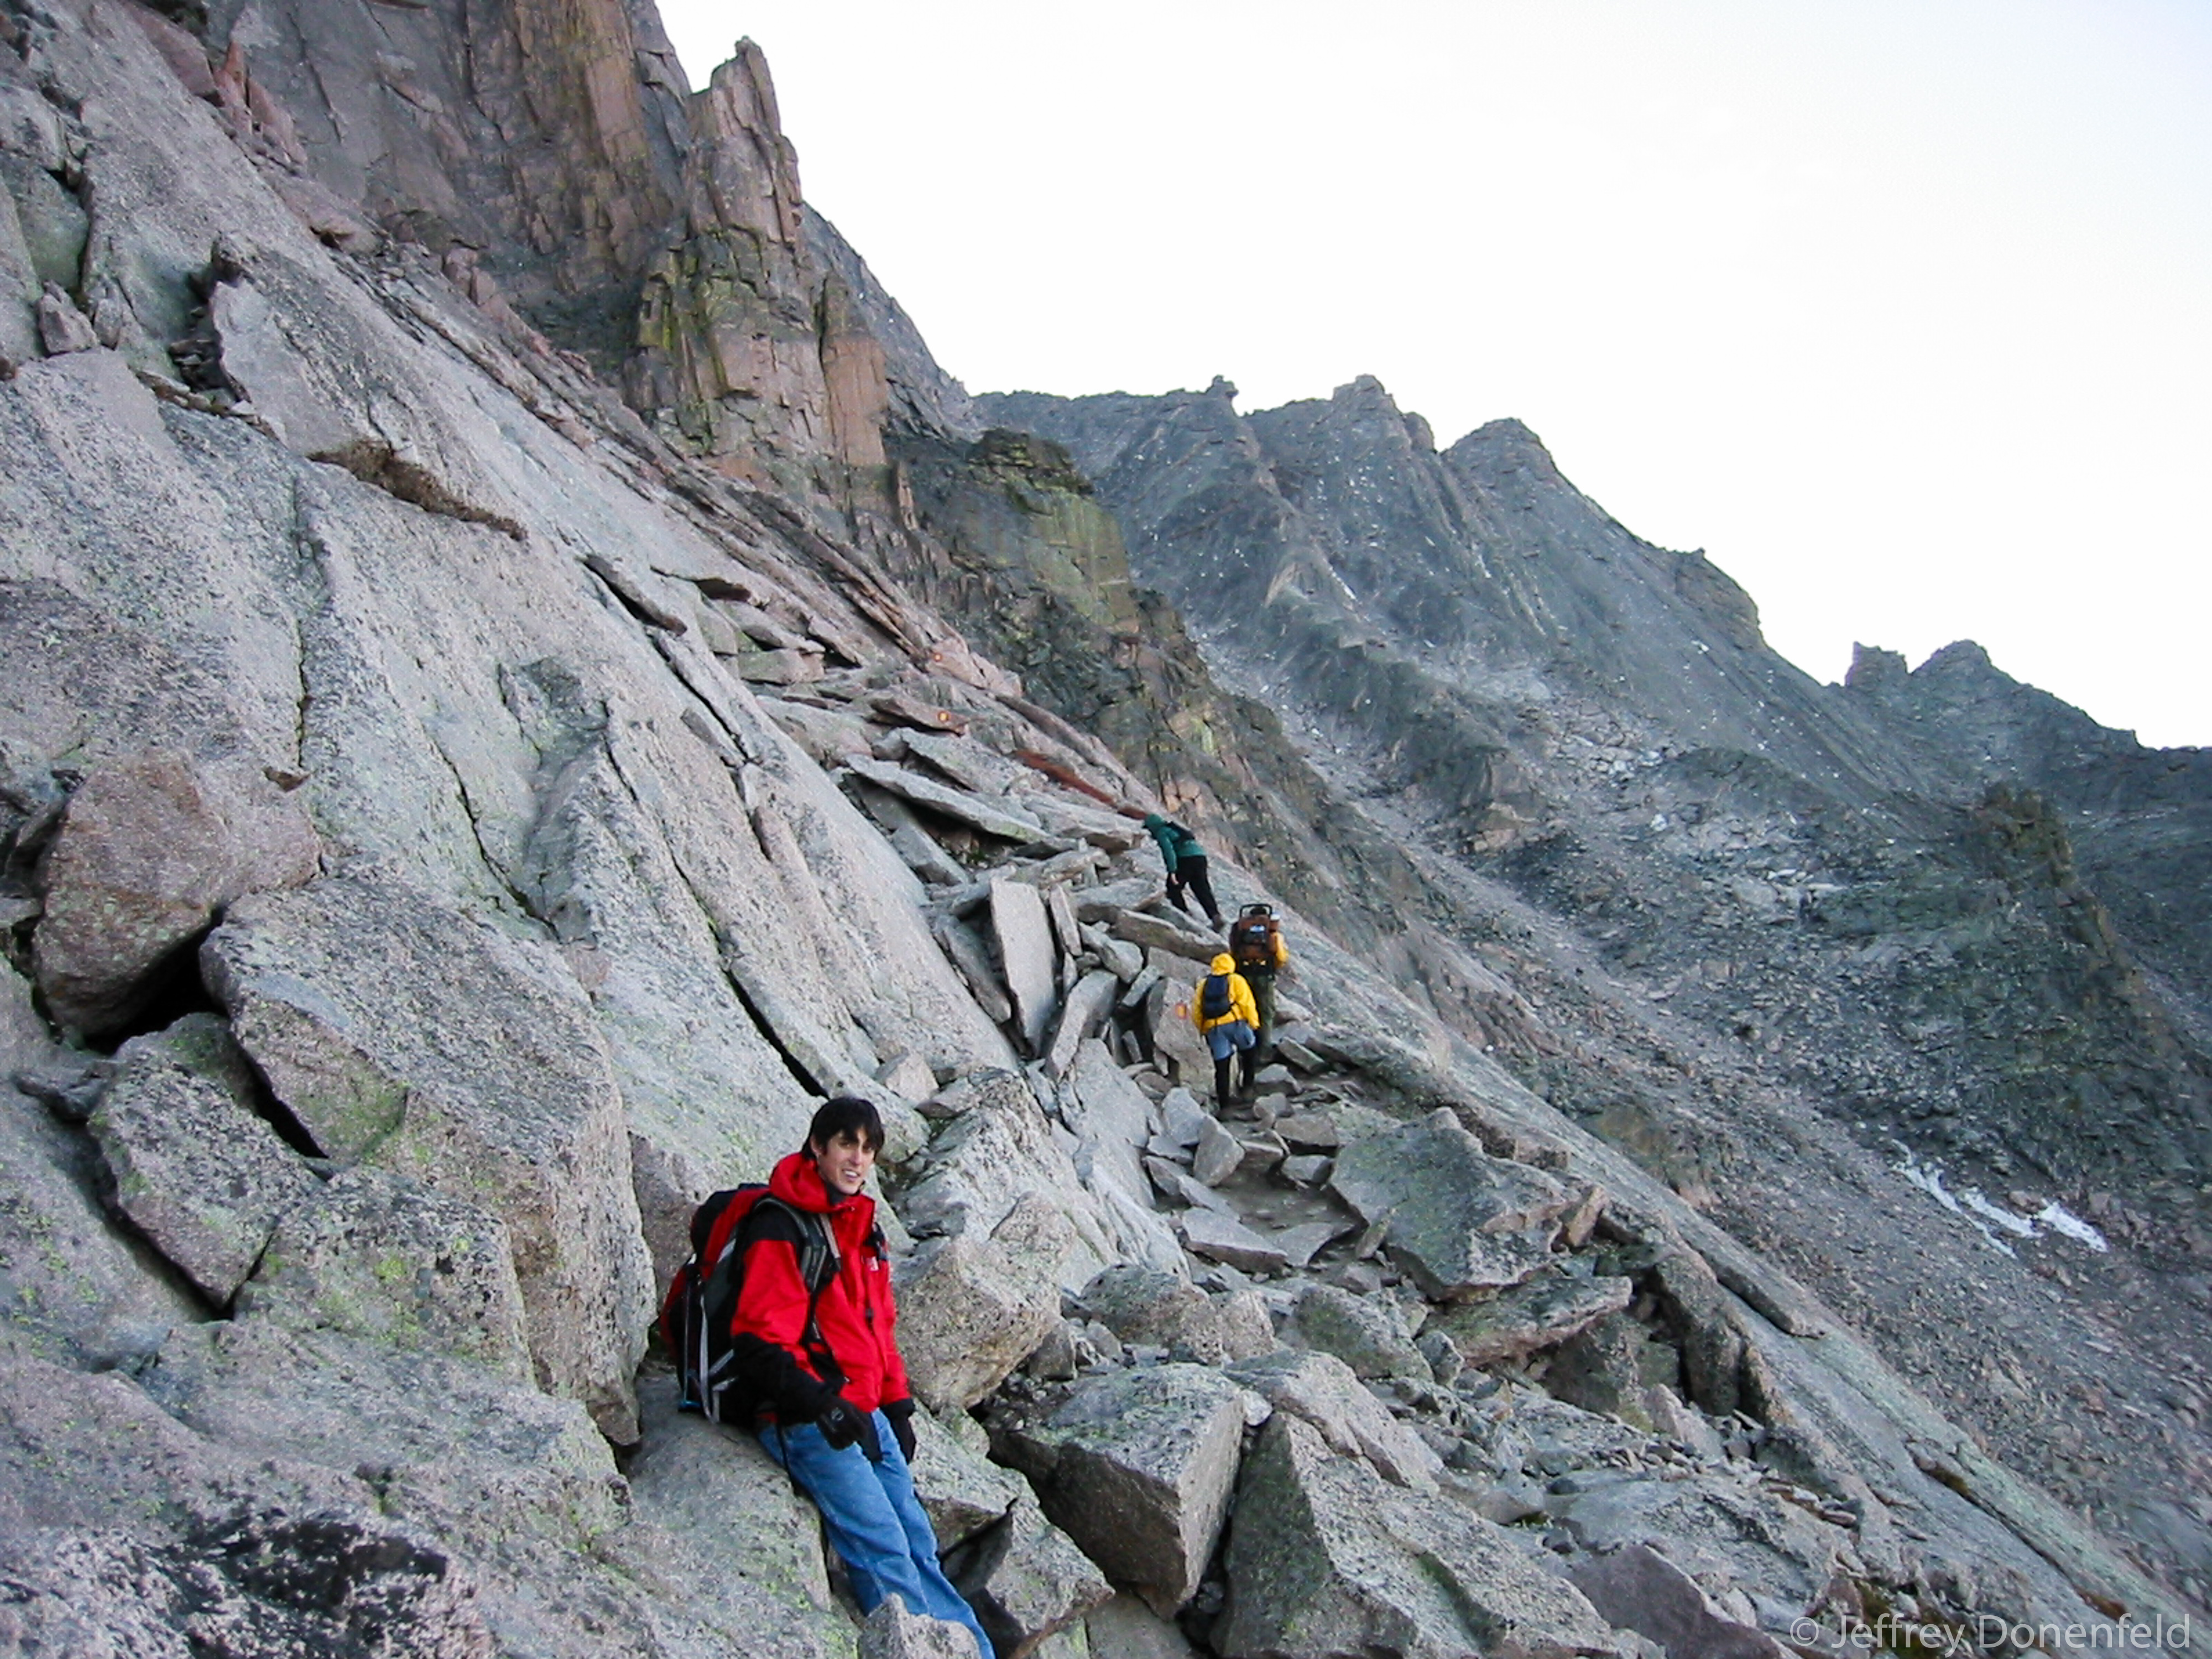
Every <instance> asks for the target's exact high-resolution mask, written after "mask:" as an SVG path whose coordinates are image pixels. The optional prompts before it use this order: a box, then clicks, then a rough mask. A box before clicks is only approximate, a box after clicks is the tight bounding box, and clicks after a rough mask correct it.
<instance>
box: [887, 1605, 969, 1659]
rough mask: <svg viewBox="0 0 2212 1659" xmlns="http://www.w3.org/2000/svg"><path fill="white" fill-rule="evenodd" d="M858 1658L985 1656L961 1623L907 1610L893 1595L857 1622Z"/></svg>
mask: <svg viewBox="0 0 2212 1659" xmlns="http://www.w3.org/2000/svg"><path fill="white" fill-rule="evenodd" d="M860 1659H987V1656H985V1655H982V1654H980V1653H978V1652H976V1651H975V1632H973V1631H971V1630H969V1628H968V1626H965V1625H956V1624H952V1623H950V1622H948V1621H947V1620H943V1619H932V1618H929V1617H928V1616H927V1615H926V1614H922V1613H908V1611H907V1610H906V1603H905V1602H904V1601H901V1600H900V1599H899V1598H898V1596H896V1595H891V1596H889V1597H887V1598H886V1599H885V1600H884V1602H883V1603H882V1604H881V1605H880V1606H878V1607H877V1608H876V1610H875V1611H874V1612H873V1613H870V1614H869V1615H868V1616H867V1618H866V1620H862V1621H861V1625H860Z"/></svg>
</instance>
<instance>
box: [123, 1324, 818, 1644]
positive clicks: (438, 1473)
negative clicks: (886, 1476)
mask: <svg viewBox="0 0 2212 1659" xmlns="http://www.w3.org/2000/svg"><path fill="white" fill-rule="evenodd" d="M143 1380H144V1382H145V1384H146V1386H147V1388H148V1389H149V1391H150V1392H151V1393H152V1394H153V1395H155V1397H156V1398H157V1399H158V1400H159V1401H160V1403H161V1406H162V1407H163V1408H164V1409H165V1410H166V1411H167V1413H170V1414H172V1415H173V1417H174V1418H175V1419H177V1420H179V1421H180V1422H183V1423H185V1424H186V1425H189V1426H190V1427H191V1429H193V1430H194V1431H197V1433H199V1434H202V1435H204V1436H206V1437H209V1439H210V1442H212V1443H219V1444H220V1445H222V1447H223V1448H224V1449H226V1451H227V1452H228V1453H232V1454H246V1453H250V1454H251V1455H253V1456H254V1457H256V1458H258V1459H261V1460H264V1462H265V1461H268V1460H274V1461H275V1462H276V1465H279V1466H281V1465H283V1464H284V1463H292V1464H297V1465H305V1466H313V1465H322V1466H325V1467H327V1468H332V1469H337V1470H345V1471H350V1472H351V1473H352V1474H353V1475H354V1476H355V1477H356V1478H357V1479H358V1480H360V1481H361V1482H362V1483H364V1484H363V1485H362V1493H363V1496H364V1498H366V1499H367V1501H369V1502H371V1503H373V1504H378V1505H380V1507H381V1509H382V1510H383V1511H384V1513H385V1514H386V1515H387V1516H391V1517H392V1518H393V1519H395V1520H398V1521H399V1522H403V1523H404V1524H409V1525H413V1526H418V1527H421V1528H426V1529H428V1530H429V1531H430V1532H432V1533H434V1534H435V1535H436V1536H437V1537H439V1538H440V1539H441V1540H444V1541H447V1546H448V1547H451V1548H453V1550H455V1551H456V1552H457V1553H459V1555H460V1556H461V1557H462V1558H463V1559H464V1560H465V1562H466V1564H467V1565H469V1566H470V1567H471V1568H472V1569H473V1570H475V1571H477V1573H478V1574H480V1576H481V1582H482V1585H483V1598H484V1601H485V1602H486V1606H487V1609H488V1613H489V1618H490V1619H491V1620H492V1622H493V1623H494V1624H495V1626H496V1627H497V1628H498V1629H499V1630H500V1631H501V1633H502V1637H503V1638H504V1640H505V1641H506V1642H507V1644H509V1645H511V1646H513V1647H520V1648H526V1649H527V1650H531V1651H534V1652H543V1653H546V1654H549V1655H557V1656H561V1659H601V1656H608V1659H659V1656H661V1655H663V1654H665V1653H666V1652H668V1651H669V1650H671V1649H673V1650H677V1651H699V1652H708V1653H713V1652H729V1651H743V1650H746V1648H747V1647H748V1646H749V1644H750V1643H751V1642H752V1641H753V1640H755V1639H757V1638H758V1637H759V1636H760V1635H761V1633H762V1632H773V1633H774V1634H775V1639H776V1640H777V1643H778V1649H777V1650H778V1651H787V1652H789V1653H791V1654H792V1655H793V1656H794V1659H849V1655H850V1654H851V1651H852V1639H853V1638H852V1633H851V1627H850V1626H849V1625H848V1623H847V1621H846V1619H845V1617H844V1615H843V1614H842V1613H840V1612H839V1611H838V1610H837V1609H836V1607H835V1606H834V1605H833V1604H832V1603H831V1602H830V1601H829V1591H828V1583H827V1579H826V1577H825V1574H824V1571H823V1560H822V1553H821V1547H820V1545H819V1542H818V1539H819V1532H818V1528H817V1524H816V1522H815V1519H814V1516H812V1514H811V1505H810V1504H807V1503H806V1502H805V1500H804V1499H803V1498H799V1497H798V1496H797V1495H796V1494H794V1493H793V1492H792V1490H791V1487H790V1484H789V1482H788V1481H787V1480H785V1479H784V1477H783V1475H782V1474H781V1472H780V1471H778V1470H776V1469H775V1468H774V1466H773V1465H772V1464H771V1463H770V1462H769V1460H768V1459H767V1458H766V1456H765V1455H763V1454H762V1453H761V1451H760V1449H759V1448H758V1447H757V1446H756V1445H753V1444H751V1443H749V1442H747V1441H745V1440H744V1439H743V1438H742V1437H738V1436H735V1435H732V1434H730V1433H729V1432H727V1431H723V1430H720V1429H718V1428H716V1427H714V1425H709V1424H708V1423H706V1422H705V1421H704V1420H703V1419H699V1418H696V1417H684V1418H678V1417H677V1416H676V1414H675V1409H674V1407H675V1393H674V1387H673V1380H672V1378H671V1377H670V1376H668V1375H667V1374H666V1373H665V1372H662V1373H659V1374H658V1375H653V1374H648V1376H647V1378H646V1379H645V1380H644V1383H643V1386H642V1388H641V1410H642V1420H643V1425H644V1435H643V1438H642V1440H641V1443H640V1444H639V1446H638V1447H637V1448H636V1458H635V1461H634V1462H633V1463H632V1465H631V1478H630V1479H629V1480H624V1479H623V1477H622V1476H621V1475H620V1474H617V1470H616V1468H615V1465H614V1459H613V1455H612V1454H611V1450H610V1449H609V1447H608V1445H607V1443H606V1441H605V1438H604V1437H602V1436H601V1435H600V1434H599V1431H598V1430H597V1429H596V1428H595V1427H594V1426H593V1425H592V1420H591V1419H590V1418H589V1417H588V1416H587V1415H586V1413H585V1411H584V1409H583V1407H581V1406H580V1404H578V1403H577V1402H575V1401H556V1400H553V1399H550V1398H549V1397H548V1396H546V1395H543V1394H541V1393H539V1392H538V1391H537V1390H536V1389H532V1388H531V1387H529V1386H528V1385H527V1384H526V1383H522V1384H517V1383H512V1382H509V1381H507V1380H506V1379H504V1378H501V1377H500V1376H498V1375H496V1374H495V1372H493V1371H491V1370H487V1369H486V1368H485V1367H483V1365H481V1364H477V1363H475V1362H473V1361H469V1360H463V1359H459V1358H454V1357H453V1356H452V1355H450V1354H448V1353H443V1352H435V1351H433V1350H429V1349H425V1348H421V1347H407V1346H392V1345H391V1344H388V1343H385V1342H382V1341H375V1340H363V1339H359V1338H351V1337H347V1336H344V1335H343V1334H340V1333H338V1332H336V1331H332V1330H330V1329H327V1328H325V1329H322V1330H316V1331H303V1332H292V1331H288V1330H284V1329H282V1328H278V1327H277V1326H276V1325H274V1324H271V1323H270V1322H266V1321H264V1320H260V1319H252V1318H249V1319H243V1320H240V1321H236V1322H217V1323H215V1324H211V1325H204V1326H198V1327H194V1328H191V1329H190V1330H187V1331H180V1332H179V1333H177V1334H175V1335H173V1337H172V1338H171V1340H170V1341H169V1343H168V1344H167V1346H165V1347H164V1348H163V1350H162V1352H161V1359H160V1364H158V1365H157V1366H155V1367H153V1368H151V1369H149V1370H147V1371H146V1372H145V1373H144V1374H143ZM733 1509H734V1510H738V1511H741V1512H744V1513H748V1514H758V1515H760V1516H762V1517H763V1526H761V1527H759V1528H733V1527H732V1526H731V1525H730V1516H731V1515H732V1511H733ZM677 1586H681V1587H682V1588H681V1589H677V1588H675V1587H677Z"/></svg>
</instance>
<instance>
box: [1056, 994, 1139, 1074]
mask: <svg viewBox="0 0 2212 1659" xmlns="http://www.w3.org/2000/svg"><path fill="white" fill-rule="evenodd" d="M1120 993H1121V981H1119V980H1117V979H1115V977H1114V975H1112V974H1110V973H1108V972H1107V971H1106V970H1105V969H1103V968H1095V969H1091V972H1089V973H1087V974H1085V975H1084V976H1083V977H1082V978H1081V979H1079V980H1078V981H1076V982H1075V987H1074V988H1073V990H1071V991H1069V992H1068V994H1067V996H1066V1000H1064V1001H1063V1002H1062V1003H1061V1005H1060V1022H1059V1024H1058V1025H1057V1026H1055V1027H1054V1030H1053V1036H1052V1042H1050V1043H1049V1044H1048V1046H1047V1047H1046V1048H1045V1052H1044V1069H1045V1072H1046V1074H1047V1075H1048V1076H1051V1077H1054V1078H1058V1077H1064V1076H1066V1073H1067V1069H1068V1067H1069V1066H1073V1064H1074V1063H1075V1054H1076V1050H1077V1049H1078V1048H1080V1047H1081V1046H1082V1045H1083V1044H1084V1043H1085V1042H1086V1041H1088V1040H1089V1039H1091V1038H1092V1037H1094V1036H1097V1031H1098V1030H1099V1028H1100V1027H1101V1026H1102V1025H1103V1024H1105V1022H1106V1017H1107V1015H1108V1013H1109V1012H1111V1010H1112V1009H1113V1006H1114V999H1115V997H1116V996H1117V995H1119V994H1120Z"/></svg>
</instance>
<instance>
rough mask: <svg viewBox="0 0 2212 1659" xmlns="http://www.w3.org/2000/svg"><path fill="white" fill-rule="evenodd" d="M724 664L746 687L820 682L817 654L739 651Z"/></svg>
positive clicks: (820, 670) (820, 671) (820, 657)
mask: <svg viewBox="0 0 2212 1659" xmlns="http://www.w3.org/2000/svg"><path fill="white" fill-rule="evenodd" d="M728 661H729V664H730V666H731V668H732V670H733V671H735V672H736V674H737V676H738V678H739V679H741V680H744V681H745V682H746V683H747V684H753V685H811V684H813V683H814V682H815V681H817V680H818V679H820V678H822V653H820V652H819V651H791V650H784V651H740V652H738V653H736V654H735V655H734V656H732V657H731V658H730V659H728ZM848 764H849V763H848Z"/></svg>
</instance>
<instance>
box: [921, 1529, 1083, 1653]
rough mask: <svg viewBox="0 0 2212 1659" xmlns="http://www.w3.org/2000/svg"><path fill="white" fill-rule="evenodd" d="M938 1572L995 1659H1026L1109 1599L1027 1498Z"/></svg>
mask: <svg viewBox="0 0 2212 1659" xmlns="http://www.w3.org/2000/svg"><path fill="white" fill-rule="evenodd" d="M945 1571H946V1573H947V1574H948V1575H949V1576H950V1577H951V1580H952V1582H953V1583H954V1584H955V1585H956V1586H957V1587H958V1589H959V1591H960V1593H961V1594H962V1595H964V1596H966V1597H967V1598H968V1605H969V1607H973V1608H974V1609H975V1617H976V1620H978V1622H980V1623H981V1625H982V1626H983V1632H984V1634H985V1635H987V1636H988V1637H989V1638H991V1645H992V1646H993V1648H994V1649H995V1650H997V1652H996V1659H1028V1656H1029V1655H1030V1654H1032V1653H1036V1651H1037V1650H1039V1649H1040V1648H1041V1647H1042V1645H1043V1644H1045V1643H1046V1642H1047V1641H1048V1640H1049V1639H1050V1638H1053V1637H1054V1636H1055V1635H1057V1634H1058V1633H1059V1632H1061V1631H1064V1630H1066V1629H1067V1628H1069V1627H1070V1626H1073V1625H1074V1624H1076V1623H1077V1622H1078V1621H1079V1620H1081V1619H1082V1618H1083V1616H1084V1615H1085V1613H1089V1612H1090V1611H1091V1608H1093V1607H1098V1606H1101V1605H1102V1604H1103V1603H1104V1602H1106V1601H1110V1600H1111V1599H1112V1598H1113V1595H1114V1587H1113V1586H1112V1585H1111V1584H1109V1583H1107V1582H1106V1580H1105V1577H1103V1575H1102V1574H1101V1573H1100V1572H1099V1571H1098V1569H1097V1567H1096V1566H1094V1565H1091V1559H1090V1558H1089V1557H1088V1556H1086V1555H1085V1554H1084V1553H1083V1552H1082V1551H1081V1550H1079V1549H1078V1548H1077V1547H1076V1546H1075V1541H1074V1540H1073V1539H1071V1538H1070V1537H1069V1536H1068V1535H1067V1534H1066V1533H1064V1532H1062V1531H1061V1530H1060V1528H1058V1527H1055V1526H1054V1525H1053V1524H1052V1522H1049V1521H1048V1520H1046V1519H1045V1516H1044V1512H1043V1511H1042V1510H1040V1509H1039V1508H1038V1507H1037V1505H1036V1501H1035V1500H1034V1499H1032V1498H1023V1499H1021V1501H1020V1502H1018V1503H1017V1504H1015V1505H1014V1508H1013V1512H1012V1514H1010V1515H1008V1516H1006V1519H1005V1520H1004V1521H1002V1522H1000V1523H999V1524H998V1525H997V1526H995V1527H993V1528H989V1529H988V1530H987V1531H986V1532H984V1533H981V1534H979V1535H977V1536H976V1537H975V1538H973V1539H971V1540H969V1542H968V1543H966V1544H964V1545H963V1546H962V1547H960V1548H958V1549H957V1550H951V1551H948V1552H947V1553H946V1554H945Z"/></svg>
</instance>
